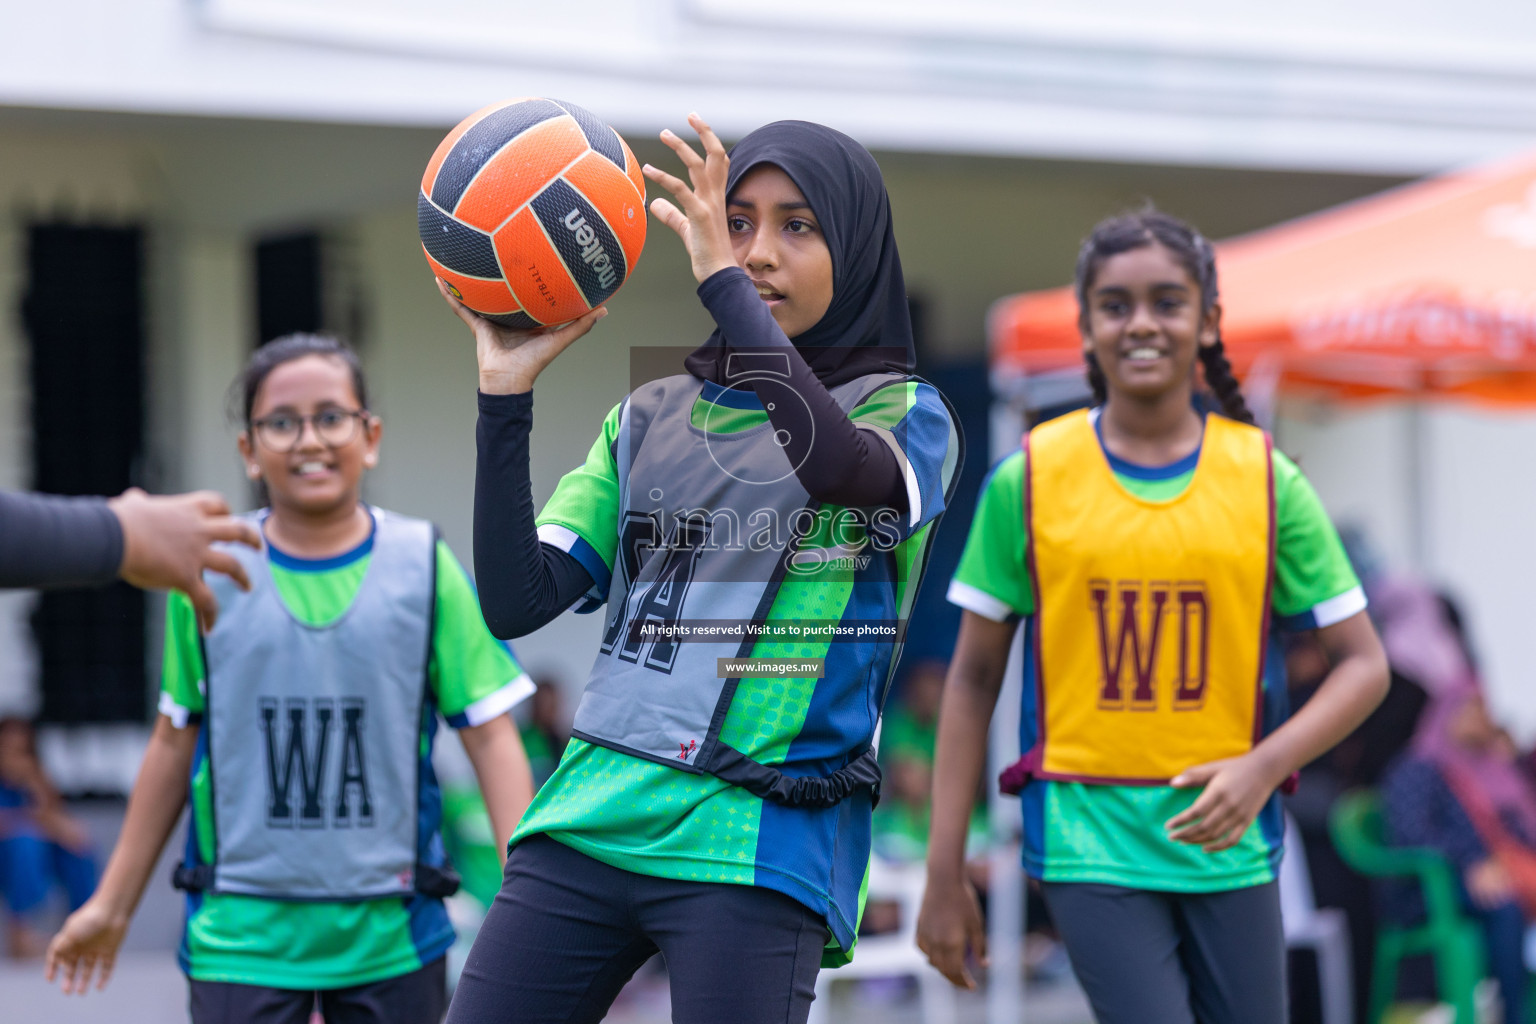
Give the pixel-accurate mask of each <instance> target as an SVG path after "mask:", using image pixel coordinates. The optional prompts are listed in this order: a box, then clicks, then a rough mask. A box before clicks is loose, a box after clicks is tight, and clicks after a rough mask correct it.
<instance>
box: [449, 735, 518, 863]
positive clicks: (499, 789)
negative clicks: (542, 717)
mask: <svg viewBox="0 0 1536 1024" xmlns="http://www.w3.org/2000/svg"><path fill="white" fill-rule="evenodd" d="M459 736H460V738H461V739H462V740H463V741H464V751H465V753H467V754H468V755H469V760H470V763H471V764H472V765H474V767H475V777H476V778H477V779H478V780H479V782H480V793H481V795H482V796H483V797H484V799H485V809H486V811H487V813H489V814H490V816H491V830H492V831H493V832H494V833H495V836H496V850H497V853H498V854H499V855H500V857H501V859H502V860H503V861H505V860H506V857H507V840H508V839H510V838H512V833H513V832H514V831H515V830H516V829H517V823H518V822H519V821H520V820H521V819H522V817H523V812H524V811H526V810H527V809H528V803H529V801H531V800H532V799H533V770H532V768H530V767H529V765H528V755H527V753H526V752H524V750H523V741H522V739H521V738H520V737H519V736H518V734H517V728H516V726H514V725H513V724H512V719H511V718H509V717H508V716H506V715H502V716H500V717H498V718H495V719H492V720H491V721H489V722H486V723H484V724H483V725H476V726H471V727H470V728H467V729H464V730H462V731H461V732H460V733H459Z"/></svg>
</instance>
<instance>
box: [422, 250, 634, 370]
mask: <svg viewBox="0 0 1536 1024" xmlns="http://www.w3.org/2000/svg"><path fill="white" fill-rule="evenodd" d="M437 290H438V291H439V292H441V293H442V296H443V301H444V302H446V303H448V308H449V309H451V310H453V312H454V315H455V316H457V317H458V318H459V319H460V320H462V321H464V323H465V325H466V326H467V327H468V328H469V330H470V333H472V334H473V335H474V336H475V358H476V360H477V361H478V362H479V364H480V390H481V391H482V392H484V393H485V394H487V395H510V394H521V393H522V392H525V391H532V390H533V382H534V380H535V379H536V378H537V377H538V375H539V374H540V373H543V372H544V368H545V367H546V366H548V365H549V364H550V363H552V362H554V360H555V357H556V356H558V355H559V354H560V353H561V352H564V351H565V350H566V348H567V346H569V345H570V344H571V342H573V341H575V340H576V339H577V338H579V337H581V336H582V335H583V334H586V333H587V332H588V331H590V330H591V329H592V327H593V325H595V324H596V323H597V322H598V321H599V320H601V319H602V318H603V317H605V316H607V315H608V309H607V307H605V306H598V307H597V308H596V309H594V310H592V311H591V312H589V313H587V314H586V315H585V316H582V317H578V318H577V319H575V320H572V321H571V322H570V323H568V324H561V325H560V326H558V327H540V328H538V329H537V330H532V331H519V330H513V329H512V328H510V327H502V326H501V325H500V324H493V323H491V321H489V320H487V319H486V318H485V317H483V316H480V315H478V314H477V313H475V311H474V310H472V309H470V308H469V307H468V306H466V305H464V303H462V302H460V301H459V300H458V299H456V298H454V297H453V293H452V292H450V291H449V290H448V285H447V284H446V283H444V281H443V279H442V278H438V280H437Z"/></svg>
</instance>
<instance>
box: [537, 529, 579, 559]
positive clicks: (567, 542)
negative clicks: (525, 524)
mask: <svg viewBox="0 0 1536 1024" xmlns="http://www.w3.org/2000/svg"><path fill="white" fill-rule="evenodd" d="M538 534H539V541H540V542H541V543H544V544H548V545H549V546H550V547H553V548H559V549H560V550H561V551H564V552H565V553H566V554H570V553H571V549H572V548H574V547H575V546H576V542H577V541H579V540H580V539H581V535H580V534H578V533H577V532H576V531H575V530H572V529H569V528H567V527H564V526H561V525H560V524H559V523H543V524H541V525H540V526H539V527H538Z"/></svg>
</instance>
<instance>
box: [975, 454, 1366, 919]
mask: <svg viewBox="0 0 1536 1024" xmlns="http://www.w3.org/2000/svg"><path fill="white" fill-rule="evenodd" d="M1104 455H1105V457H1106V459H1107V460H1108V462H1109V465H1110V468H1111V469H1112V470H1113V472H1114V476H1115V478H1116V479H1117V480H1118V481H1119V483H1120V484H1121V485H1122V486H1123V487H1124V488H1125V489H1126V490H1127V491H1129V492H1130V493H1131V494H1133V495H1135V496H1137V497H1139V498H1141V499H1143V500H1145V501H1152V502H1161V501H1169V500H1172V499H1174V498H1177V497H1178V496H1179V495H1181V494H1183V493H1184V491H1185V489H1186V488H1187V487H1188V486H1189V484H1190V480H1191V479H1192V477H1193V476H1194V473H1195V469H1196V466H1197V465H1198V462H1199V458H1200V452H1199V450H1198V449H1197V450H1196V451H1195V452H1193V453H1192V454H1191V455H1189V456H1188V457H1186V458H1184V459H1181V460H1179V461H1178V462H1176V463H1173V464H1171V465H1168V466H1162V467H1150V468H1149V467H1145V466H1138V465H1134V464H1132V463H1128V462H1125V461H1124V460H1122V459H1118V458H1116V457H1114V456H1113V455H1110V453H1109V452H1108V451H1107V450H1104ZM1271 458H1272V461H1273V469H1274V488H1275V494H1274V499H1275V511H1274V516H1275V534H1276V549H1275V556H1274V580H1273V590H1272V592H1271V603H1272V610H1273V619H1274V620H1276V621H1277V622H1278V625H1279V626H1280V627H1282V628H1287V629H1293V630H1295V629H1314V628H1320V627H1323V626H1328V625H1332V624H1333V623H1336V622H1340V621H1343V620H1344V619H1347V618H1349V617H1350V616H1352V615H1354V614H1356V613H1358V612H1360V611H1362V610H1363V609H1364V608H1365V594H1364V591H1363V590H1362V589H1361V587H1360V582H1359V580H1358V579H1357V578H1356V576H1355V573H1354V570H1353V569H1352V568H1351V567H1350V564H1349V560H1348V559H1347V558H1346V556H1345V554H1344V548H1343V545H1342V544H1341V543H1340V541H1339V537H1338V533H1337V531H1335V529H1334V527H1333V524H1332V523H1331V522H1330V521H1329V519H1328V515H1327V513H1326V512H1325V511H1324V510H1323V506H1322V503H1321V502H1320V501H1319V500H1318V497H1317V493H1316V492H1315V491H1314V490H1313V489H1312V486H1311V484H1309V483H1308V482H1307V480H1306V478H1305V477H1304V476H1303V475H1302V474H1301V471H1300V470H1299V469H1298V468H1297V467H1296V464H1295V463H1294V462H1292V461H1291V460H1290V459H1289V458H1287V457H1286V456H1285V455H1283V454H1281V453H1280V452H1278V451H1276V452H1274V453H1273V455H1272V456H1271ZM1024 474H1025V455H1024V453H1023V452H1022V451H1017V452H1014V453H1013V454H1012V455H1009V456H1008V457H1007V458H1005V459H1003V460H1002V462H1000V463H999V464H998V465H997V466H996V467H995V468H994V469H993V470H992V472H991V474H990V475H989V477H988V478H987V481H986V483H985V484H984V485H983V489H982V494H981V497H980V500H979V501H978V503H977V508H976V516H975V519H974V520H973V522H972V524H971V529H970V535H969V537H968V539H967V541H966V546H965V552H964V554H963V555H962V556H961V560H960V566H959V568H958V570H957V571H956V573H955V576H954V578H953V580H952V581H951V583H950V587H949V600H950V601H951V602H953V603H954V604H957V605H959V606H960V607H962V608H964V609H966V610H967V611H971V612H974V613H976V614H978V615H981V616H983V617H985V618H988V619H991V620H993V621H996V622H1008V621H1013V620H1016V619H1019V618H1023V619H1025V621H1026V629H1025V636H1024V645H1025V659H1024V660H1025V672H1026V676H1025V678H1026V681H1028V680H1030V679H1032V678H1033V664H1034V661H1033V659H1034V657H1035V643H1036V638H1035V636H1034V633H1035V629H1034V623H1033V615H1034V612H1035V597H1034V594H1033V592H1032V588H1031V585H1030V578H1029V573H1028V570H1027V562H1026V557H1025V556H1026V547H1027V544H1028V528H1027V523H1026V518H1025V509H1024ZM1264 657H1265V658H1266V662H1265V666H1266V667H1265V671H1264V691H1263V700H1262V709H1261V711H1262V729H1261V734H1262V733H1268V732H1269V731H1271V730H1273V729H1274V728H1275V727H1276V726H1278V725H1279V724H1280V723H1281V722H1283V721H1284V719H1285V717H1286V714H1287V703H1286V695H1285V677H1284V670H1283V661H1282V659H1281V657H1280V654H1279V651H1278V646H1277V645H1276V644H1274V643H1273V642H1271V644H1270V649H1269V650H1267V651H1266V652H1264ZM1036 702H1037V695H1036V693H1035V688H1034V686H1032V685H1028V683H1026V685H1025V686H1024V687H1023V707H1022V709H1021V714H1020V744H1021V746H1020V749H1021V750H1030V749H1031V748H1033V747H1034V746H1035V744H1036V742H1037V740H1038V738H1039V736H1038V724H1037V718H1036V711H1037V706H1036ZM1198 794H1199V791H1198V790H1181V789H1173V788H1172V787H1169V786H1163V785H1104V784H1092V783H1082V782H1065V781H1054V780H1042V779H1033V780H1031V781H1030V782H1029V784H1028V785H1027V786H1025V788H1024V791H1023V793H1022V794H1021V799H1022V802H1023V812H1024V864H1025V868H1026V869H1027V871H1028V872H1029V874H1030V875H1032V876H1033V877H1036V878H1040V879H1043V880H1045V881H1052V882H1098V883H1103V884H1109V885H1120V886H1126V887H1129V888H1138V889H1152V890H1163V891H1176V892H1216V891H1221V890H1226V889H1236V888H1242V887H1244V886H1249V885H1257V884H1262V883H1265V882H1268V881H1271V880H1272V879H1273V878H1274V872H1275V867H1276V865H1277V864H1278V858H1279V853H1280V847H1281V841H1282V825H1281V820H1280V808H1279V801H1278V797H1277V798H1275V799H1273V800H1271V801H1270V803H1269V804H1268V805H1267V806H1266V808H1265V810H1264V811H1263V812H1262V813H1261V814H1260V815H1259V818H1258V820H1256V821H1255V822H1254V824H1253V826H1252V827H1251V828H1250V829H1249V830H1248V833H1247V834H1246V835H1245V836H1244V837H1243V839H1242V840H1241V841H1240V842H1239V843H1238V844H1237V845H1236V846H1234V847H1232V848H1231V849H1228V850H1225V851H1222V852H1220V853H1216V854H1209V853H1205V852H1203V851H1202V850H1201V849H1200V848H1199V847H1198V846H1191V845H1188V844H1184V843H1177V842H1173V841H1171V840H1169V839H1168V838H1167V837H1166V836H1165V835H1164V830H1163V823H1164V822H1166V821H1167V820H1168V819H1169V818H1172V817H1173V816H1174V815H1176V814H1178V813H1180V812H1182V811H1183V810H1184V809H1186V808H1187V807H1188V806H1189V805H1190V804H1191V803H1192V802H1193V801H1194V799H1195V798H1196V796H1198Z"/></svg>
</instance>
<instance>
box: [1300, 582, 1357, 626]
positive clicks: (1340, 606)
mask: <svg viewBox="0 0 1536 1024" xmlns="http://www.w3.org/2000/svg"><path fill="white" fill-rule="evenodd" d="M1363 611H1365V589H1364V588H1363V587H1354V588H1352V589H1350V590H1346V591H1344V593H1342V594H1340V595H1339V596H1338V597H1330V598H1329V599H1328V600H1326V601H1319V602H1318V603H1317V604H1315V605H1313V606H1312V618H1313V619H1314V620H1315V621H1316V623H1317V628H1318V629H1322V628H1323V627H1325V626H1331V625H1333V624H1334V623H1336V622H1343V621H1344V620H1345V619H1347V618H1349V617H1350V616H1352V615H1358V614H1360V613H1361V612H1363Z"/></svg>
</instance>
